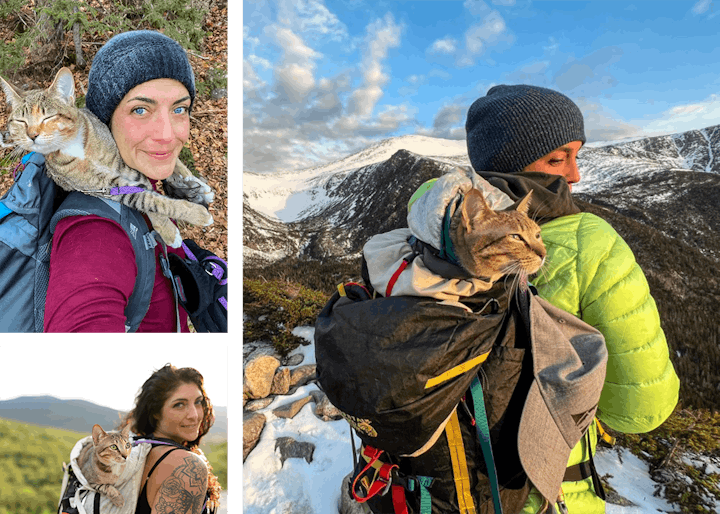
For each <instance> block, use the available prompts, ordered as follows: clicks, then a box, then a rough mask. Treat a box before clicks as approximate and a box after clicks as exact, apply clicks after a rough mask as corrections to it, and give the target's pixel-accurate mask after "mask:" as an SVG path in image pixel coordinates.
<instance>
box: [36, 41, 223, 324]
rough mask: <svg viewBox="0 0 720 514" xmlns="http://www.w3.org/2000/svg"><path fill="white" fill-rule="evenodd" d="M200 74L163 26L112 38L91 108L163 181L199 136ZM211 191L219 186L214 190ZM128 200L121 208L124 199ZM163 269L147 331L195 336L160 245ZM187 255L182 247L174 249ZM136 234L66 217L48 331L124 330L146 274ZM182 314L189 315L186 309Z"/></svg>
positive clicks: (92, 89) (127, 152) (129, 154)
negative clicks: (193, 128) (194, 116)
mask: <svg viewBox="0 0 720 514" xmlns="http://www.w3.org/2000/svg"><path fill="white" fill-rule="evenodd" d="M194 99H195V77H194V75H193V70H192V68H191V66H190V62H189V60H188V58H187V55H186V53H185V50H184V49H183V48H182V47H181V46H180V45H179V44H178V43H177V42H176V41H174V40H172V39H171V38H169V37H167V36H164V35H163V34H160V33H159V32H154V31H145V30H142V31H133V32H126V33H121V34H118V35H116V36H114V37H113V38H111V39H110V40H109V41H108V42H107V43H106V44H105V45H104V46H103V47H102V48H101V49H100V50H99V51H98V53H97V55H96V56H95V58H94V59H93V61H92V66H91V68H90V74H89V78H88V91H87V96H86V99H85V100H86V106H87V108H88V109H89V110H90V111H91V112H92V113H93V114H95V115H96V116H97V117H98V118H99V119H100V120H101V121H102V122H103V123H105V124H106V125H108V127H109V128H110V131H111V132H112V134H113V137H114V138H115V141H116V143H117V145H118V148H119V150H120V155H121V156H122V158H123V160H124V161H125V163H126V164H127V165H129V166H130V167H132V168H135V169H137V170H138V171H140V172H141V173H143V174H144V175H146V176H147V177H148V178H149V179H150V180H151V182H152V184H153V187H155V186H156V183H157V181H158V180H163V179H166V178H168V177H169V176H170V175H171V174H172V172H173V169H174V167H175V162H176V160H177V158H178V155H179V153H180V150H181V149H182V147H183V144H184V143H185V142H186V141H187V140H188V138H189V136H190V109H191V108H192V105H193V100H194ZM208 189H209V188H208ZM118 205H119V204H118ZM154 251H155V273H154V274H153V276H152V277H150V279H149V280H148V281H147V282H148V283H146V284H138V287H140V286H143V287H149V286H150V282H151V281H154V283H153V284H152V295H151V297H150V305H149V308H148V309H147V313H146V314H145V316H144V317H142V321H139V326H138V327H137V330H138V331H139V332H172V331H177V330H178V326H179V329H180V331H182V332H188V331H189V330H188V323H187V314H186V312H185V311H184V310H183V309H177V306H176V303H175V299H174V293H173V288H172V285H171V283H170V281H169V280H168V279H167V278H166V277H165V276H164V275H163V271H162V269H161V265H160V259H159V254H160V252H161V245H158V246H156V247H155V250H154ZM168 251H169V252H170V253H175V254H176V255H178V256H179V257H181V258H185V252H184V251H183V249H182V247H181V248H178V249H173V248H168ZM138 268H139V266H138V265H137V264H136V257H135V251H134V249H133V245H132V244H131V241H130V239H129V236H128V232H126V230H125V229H123V228H122V227H121V225H120V224H118V223H116V222H115V221H112V220H109V219H106V218H102V217H99V216H95V215H85V216H69V217H66V218H63V219H62V220H60V221H59V222H58V224H57V228H56V230H55V233H54V236H53V243H52V253H51V257H50V279H49V284H48V290H47V297H46V306H45V321H44V329H45V331H46V332H124V331H125V330H126V321H127V320H126V313H125V310H126V307H127V306H128V303H129V299H130V297H131V294H132V293H133V289H134V288H135V286H136V278H137V277H138V273H139V269H138ZM178 312H179V315H178Z"/></svg>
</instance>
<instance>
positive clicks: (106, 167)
mask: <svg viewBox="0 0 720 514" xmlns="http://www.w3.org/2000/svg"><path fill="white" fill-rule="evenodd" d="M0 83H1V84H2V88H3V91H4V92H5V98H6V101H7V103H8V105H9V106H10V108H11V113H10V115H9V117H8V131H7V136H2V139H4V141H0V143H2V146H5V147H9V146H13V147H17V148H20V149H22V150H25V151H29V152H38V153H41V154H43V155H44V156H45V163H46V165H47V173H48V175H49V176H50V178H52V179H53V181H54V182H55V183H56V184H57V185H58V186H60V187H61V188H62V189H64V190H66V191H80V192H82V193H86V194H88V195H91V196H97V197H100V198H107V199H111V200H115V201H117V202H120V203H123V204H125V205H127V206H128V207H131V208H133V209H137V210H139V211H141V212H143V213H145V214H147V216H148V218H149V219H150V222H151V223H152V225H153V228H154V229H155V230H156V231H157V232H158V234H160V236H161V237H162V239H163V240H164V241H165V243H166V244H168V245H170V246H172V247H174V248H177V247H179V246H180V245H181V243H182V238H181V236H180V232H179V230H178V229H177V227H176V226H175V224H174V223H173V222H172V221H171V220H170V218H173V219H177V220H183V221H186V222H188V223H191V224H193V225H198V226H208V225H210V224H211V223H212V222H213V218H212V216H211V215H210V213H209V212H208V211H207V209H206V206H207V198H208V197H210V198H211V194H210V195H209V194H208V193H209V192H210V188H209V187H208V186H207V185H206V184H204V183H203V182H202V181H200V180H199V179H197V178H195V177H194V176H193V175H192V173H191V172H190V171H189V170H188V169H187V168H186V167H185V165H184V164H182V162H180V160H179V159H178V160H177V161H176V164H175V169H174V171H173V173H172V175H171V176H170V177H168V179H167V180H166V181H165V188H166V191H167V192H168V193H169V194H172V195H173V196H176V197H177V198H169V197H167V196H164V195H161V194H159V193H156V192H154V191H153V188H152V184H151V182H150V180H149V179H148V178H147V177H146V176H145V175H144V174H142V173H140V172H139V171H137V170H134V169H133V168H130V167H129V166H127V165H126V164H125V163H124V162H123V160H122V157H121V156H120V151H119V150H118V147H117V144H116V143H115V140H114V139H113V136H112V134H111V132H110V129H109V128H108V127H107V126H106V125H105V124H104V123H102V122H101V121H100V120H99V119H98V118H97V117H96V116H95V115H94V114H93V113H92V112H90V111H89V110H87V109H79V108H77V107H76V106H75V83H74V80H73V76H72V73H71V72H70V70H69V69H68V68H62V69H61V70H60V71H58V73H57V75H56V76H55V79H54V80H53V83H52V84H51V85H50V86H49V87H48V88H47V89H35V90H31V91H27V92H24V91H22V90H21V89H20V88H18V87H16V86H14V85H12V84H10V83H9V82H7V81H6V80H5V79H3V78H2V77H0ZM121 187H136V188H137V187H139V188H142V189H144V191H141V192H132V193H127V194H124V193H122V191H121V192H120V193H121V194H111V189H113V188H121ZM198 193H199V194H198ZM181 198H188V199H190V200H193V201H195V202H197V203H192V202H190V201H187V200H184V199H181ZM199 204H204V205H205V207H204V206H203V205H199Z"/></svg>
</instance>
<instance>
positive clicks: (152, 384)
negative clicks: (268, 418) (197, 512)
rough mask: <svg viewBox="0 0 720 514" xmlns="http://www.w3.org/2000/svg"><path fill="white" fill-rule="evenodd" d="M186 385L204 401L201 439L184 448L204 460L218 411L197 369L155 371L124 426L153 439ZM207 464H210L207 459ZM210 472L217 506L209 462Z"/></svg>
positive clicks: (210, 488) (216, 485) (167, 367)
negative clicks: (167, 404) (204, 442)
mask: <svg viewBox="0 0 720 514" xmlns="http://www.w3.org/2000/svg"><path fill="white" fill-rule="evenodd" d="M183 384H194V385H196V386H197V387H198V389H200V393H201V394H202V397H203V399H202V407H203V419H202V422H201V423H200V430H199V432H198V437H197V439H195V440H194V441H187V442H185V446H186V447H187V449H188V450H189V451H191V452H193V453H196V454H198V455H200V456H202V457H203V458H204V455H203V453H202V450H200V441H201V440H202V438H203V436H205V434H207V433H208V431H209V430H210V428H211V427H212V426H213V423H215V411H214V410H213V406H212V402H211V401H210V398H208V396H207V393H205V387H204V381H203V376H202V375H201V374H200V372H199V371H198V370H196V369H194V368H176V367H175V366H173V365H172V364H166V365H165V366H163V367H162V368H160V369H158V370H157V371H155V372H154V373H153V374H152V375H150V378H148V379H147V380H146V381H145V383H144V384H143V385H142V388H141V389H140V392H139V393H138V395H137V397H136V398H135V408H134V409H133V410H131V411H130V412H129V413H128V414H127V416H126V417H125V419H124V421H123V423H122V424H123V425H127V424H128V423H129V424H130V428H131V429H132V431H133V432H134V433H135V434H137V435H140V436H149V435H151V434H152V433H153V432H154V431H155V428H156V427H157V423H158V421H159V419H160V413H161V412H162V408H163V406H164V405H165V402H166V401H167V399H168V398H169V397H170V396H171V395H172V393H173V392H175V390H176V389H177V388H178V387H180V386H181V385H183ZM204 460H205V461H206V462H207V459H204ZM207 468H208V493H210V502H212V503H214V504H215V505H217V504H218V501H219V499H220V489H221V487H220V484H219V482H218V479H217V477H216V476H215V475H214V474H213V473H212V466H211V465H210V463H209V462H207ZM211 506H212V505H211Z"/></svg>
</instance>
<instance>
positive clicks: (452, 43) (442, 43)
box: [428, 36, 458, 54]
mask: <svg viewBox="0 0 720 514" xmlns="http://www.w3.org/2000/svg"><path fill="white" fill-rule="evenodd" d="M457 43H458V42H457V40H456V39H453V38H451V37H450V36H447V37H445V38H444V39H438V40H437V41H435V42H434V43H433V44H432V45H431V46H430V48H429V50H428V51H429V52H430V53H434V54H452V53H454V52H455V51H456V50H457Z"/></svg>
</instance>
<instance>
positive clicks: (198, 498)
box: [152, 452, 207, 514]
mask: <svg viewBox="0 0 720 514" xmlns="http://www.w3.org/2000/svg"><path fill="white" fill-rule="evenodd" d="M173 453H177V454H178V457H177V458H175V459H173V461H174V462H173V464H175V466H174V468H171V469H168V471H169V474H167V473H163V476H159V477H158V478H159V479H160V480H162V482H161V483H160V487H159V489H158V491H157V494H156V495H155V499H154V501H153V506H152V514H200V512H201V511H202V508H203V504H204V503H205V493H206V492H207V466H206V465H205V462H203V460H202V459H201V458H200V457H199V456H198V455H195V454H188V453H186V452H173Z"/></svg>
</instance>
